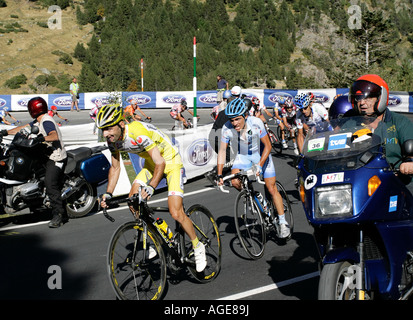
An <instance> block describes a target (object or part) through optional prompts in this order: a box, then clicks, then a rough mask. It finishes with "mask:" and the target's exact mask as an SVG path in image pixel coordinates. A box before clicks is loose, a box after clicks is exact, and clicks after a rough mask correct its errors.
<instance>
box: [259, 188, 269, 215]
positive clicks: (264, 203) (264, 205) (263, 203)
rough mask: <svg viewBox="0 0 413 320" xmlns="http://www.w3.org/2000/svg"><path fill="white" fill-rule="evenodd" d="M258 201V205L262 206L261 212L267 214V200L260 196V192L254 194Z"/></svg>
mask: <svg viewBox="0 0 413 320" xmlns="http://www.w3.org/2000/svg"><path fill="white" fill-rule="evenodd" d="M256 195H257V198H258V200H259V201H260V203H261V204H262V210H263V211H264V212H265V213H267V212H268V204H267V200H265V198H264V197H263V196H262V194H261V193H260V192H257V193H256Z"/></svg>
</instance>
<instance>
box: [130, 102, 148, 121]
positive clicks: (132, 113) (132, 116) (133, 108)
mask: <svg viewBox="0 0 413 320" xmlns="http://www.w3.org/2000/svg"><path fill="white" fill-rule="evenodd" d="M136 111H139V112H140V113H141V114H142V116H144V117H145V119H146V120H149V122H150V121H151V120H152V118H151V117H148V116H147V115H146V114H145V112H143V111H142V110H141V108H139V106H138V102H137V101H136V100H135V99H132V100H131V101H130V105H128V106H126V107H125V111H124V114H125V121H126V122H127V123H130V122H131V121H134V120H135V121H141V120H142V117H141V116H140V115H137V114H136V113H135V112H136Z"/></svg>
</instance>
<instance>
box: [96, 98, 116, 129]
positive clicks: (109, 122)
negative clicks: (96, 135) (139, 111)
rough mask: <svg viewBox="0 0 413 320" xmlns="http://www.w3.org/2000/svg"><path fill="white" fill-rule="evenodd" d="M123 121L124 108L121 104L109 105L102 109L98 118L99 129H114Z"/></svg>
mask: <svg viewBox="0 0 413 320" xmlns="http://www.w3.org/2000/svg"><path fill="white" fill-rule="evenodd" d="M122 120H123V108H122V107H121V106H120V105H119V104H108V105H105V106H103V107H102V108H100V110H99V112H98V115H97V117H96V126H97V127H98V128H99V129H103V128H107V127H112V126H114V125H116V124H118V123H119V122H121V121H122Z"/></svg>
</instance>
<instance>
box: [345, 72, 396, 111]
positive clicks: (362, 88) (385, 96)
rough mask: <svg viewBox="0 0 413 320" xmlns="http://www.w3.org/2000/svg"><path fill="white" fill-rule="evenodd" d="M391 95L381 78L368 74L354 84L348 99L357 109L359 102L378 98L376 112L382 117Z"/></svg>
mask: <svg viewBox="0 0 413 320" xmlns="http://www.w3.org/2000/svg"><path fill="white" fill-rule="evenodd" d="M389 94H390V92H389V86H388V85H387V83H386V82H385V81H384V80H383V79H382V78H381V77H379V76H378V75H376V74H366V75H364V76H361V77H360V78H358V79H357V80H356V81H355V82H354V83H353V85H352V86H351V88H350V93H349V96H348V98H349V102H350V103H351V105H352V106H353V108H356V105H357V101H358V100H361V99H364V98H368V97H377V102H376V104H375V105H374V112H375V113H376V114H379V115H380V114H382V113H383V112H384V111H385V110H386V108H387V105H388V104H389Z"/></svg>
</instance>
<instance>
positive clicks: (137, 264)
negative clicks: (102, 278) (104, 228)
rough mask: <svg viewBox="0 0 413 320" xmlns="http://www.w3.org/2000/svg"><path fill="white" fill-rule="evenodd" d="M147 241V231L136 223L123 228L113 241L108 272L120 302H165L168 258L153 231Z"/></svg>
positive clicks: (114, 235) (109, 250) (127, 224)
mask: <svg viewBox="0 0 413 320" xmlns="http://www.w3.org/2000/svg"><path fill="white" fill-rule="evenodd" d="M144 240H145V239H144V232H143V227H142V225H140V224H138V223H137V222H136V221H131V222H127V223H125V224H123V225H121V226H120V227H119V228H118V229H117V230H116V231H115V233H114V234H113V236H112V238H111V240H110V244H109V248H108V254H107V257H108V260H107V263H108V265H107V268H108V273H109V280H110V283H111V285H112V287H113V289H114V291H115V293H116V296H117V297H118V298H119V299H122V300H158V299H160V298H162V294H163V291H164V288H165V284H166V260H165V254H164V252H163V250H162V247H161V242H160V240H159V237H158V236H157V235H156V234H153V233H152V232H151V231H150V230H148V232H147V237H146V241H144ZM145 243H146V247H144V244H145Z"/></svg>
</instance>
